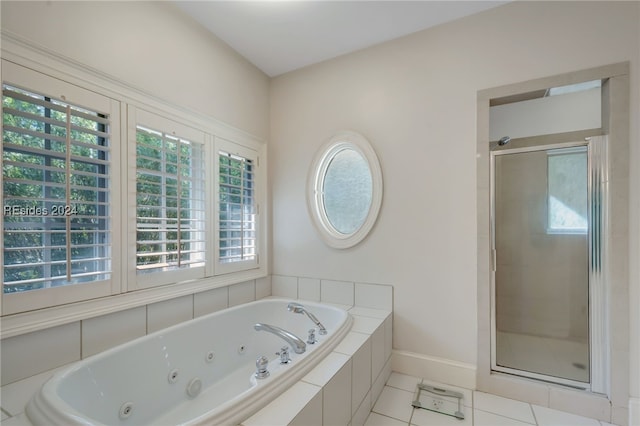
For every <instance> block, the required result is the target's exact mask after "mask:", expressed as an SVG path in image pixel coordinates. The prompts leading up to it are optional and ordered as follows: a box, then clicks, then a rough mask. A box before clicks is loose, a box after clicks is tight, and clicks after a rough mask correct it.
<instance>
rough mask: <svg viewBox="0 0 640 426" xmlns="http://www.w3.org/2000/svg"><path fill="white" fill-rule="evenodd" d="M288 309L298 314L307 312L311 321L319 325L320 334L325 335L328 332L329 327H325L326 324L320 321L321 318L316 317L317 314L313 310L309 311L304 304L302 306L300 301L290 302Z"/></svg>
mask: <svg viewBox="0 0 640 426" xmlns="http://www.w3.org/2000/svg"><path fill="white" fill-rule="evenodd" d="M287 309H288V310H289V311H290V312H294V313H296V314H307V316H308V317H309V319H310V320H311V321H313V323H314V324H315V325H316V326H317V327H318V329H319V332H320V334H322V335H323V336H324V335H325V334H327V329H326V328H324V325H322V323H321V322H320V320H318V318H316V316H315V315H313V314H312V313H311V312H309V311H307V310H306V309H305V307H304V306H302V305H301V304H299V303H295V302H291V303H289V305H288V306H287Z"/></svg>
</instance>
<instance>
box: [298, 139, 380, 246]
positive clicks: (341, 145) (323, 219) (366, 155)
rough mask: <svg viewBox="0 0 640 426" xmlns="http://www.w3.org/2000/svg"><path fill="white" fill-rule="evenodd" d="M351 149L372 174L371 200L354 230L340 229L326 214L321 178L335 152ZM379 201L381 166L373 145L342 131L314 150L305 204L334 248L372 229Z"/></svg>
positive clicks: (327, 241) (352, 243)
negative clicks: (360, 221) (348, 231)
mask: <svg viewBox="0 0 640 426" xmlns="http://www.w3.org/2000/svg"><path fill="white" fill-rule="evenodd" d="M345 149H350V150H353V151H355V152H357V153H358V154H360V156H361V157H362V159H363V160H364V161H365V162H366V164H367V166H368V167H369V172H370V174H371V203H370V205H369V210H368V212H367V214H366V216H365V219H364V221H363V222H362V224H361V225H360V226H359V227H358V228H357V229H356V230H355V231H353V232H351V233H348V234H345V233H342V232H339V231H338V230H337V229H336V228H335V227H334V226H333V224H332V223H331V221H330V220H329V218H328V217H327V213H326V208H325V203H324V193H323V189H324V179H325V177H326V174H327V170H328V168H329V166H330V165H331V162H332V161H333V159H334V158H335V157H336V155H337V154H339V153H340V152H342V151H343V150H345ZM381 204H382V170H381V168H380V162H379V161H378V156H377V155H376V153H375V151H374V150H373V147H372V146H371V144H370V143H369V141H367V139H365V138H364V136H362V135H360V134H359V133H356V132H352V131H341V132H338V133H337V134H336V135H334V136H333V137H332V138H331V139H329V140H328V141H327V142H326V143H325V144H324V145H323V146H322V147H321V148H320V149H319V150H318V152H317V153H316V155H315V157H314V160H313V162H312V164H311V168H310V169H309V176H308V178H307V206H308V208H309V214H310V216H311V218H312V220H313V224H314V225H315V227H316V229H317V230H318V233H319V234H320V236H321V237H322V239H323V241H324V242H325V243H326V244H327V245H329V246H330V247H333V248H339V249H345V248H349V247H353V246H355V245H356V244H358V243H359V242H360V241H362V240H363V239H364V238H365V237H366V236H367V235H368V234H369V232H370V231H371V229H372V228H373V225H374V224H375V222H376V219H377V218H378V213H379V211H380V206H381Z"/></svg>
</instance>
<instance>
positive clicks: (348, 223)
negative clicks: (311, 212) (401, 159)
mask: <svg viewBox="0 0 640 426" xmlns="http://www.w3.org/2000/svg"><path fill="white" fill-rule="evenodd" d="M372 193H373V184H372V178H371V171H370V170H369V165H368V164H367V160H366V159H365V158H364V157H363V156H362V155H360V153H359V152H357V151H355V150H352V149H343V150H341V151H339V152H338V153H337V154H336V155H335V156H334V157H333V159H332V160H331V162H330V163H329V166H328V167H327V172H326V174H325V176H324V182H323V202H324V209H325V214H326V215H327V219H328V220H329V223H330V224H331V226H333V227H334V229H335V230H336V231H338V232H340V233H341V234H345V235H349V234H352V233H354V232H356V231H357V230H358V229H359V228H360V227H361V226H362V224H363V223H364V221H365V220H366V218H367V214H368V213H369V208H370V206H371V198H372Z"/></svg>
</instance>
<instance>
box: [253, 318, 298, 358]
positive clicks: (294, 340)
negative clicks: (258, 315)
mask: <svg viewBox="0 0 640 426" xmlns="http://www.w3.org/2000/svg"><path fill="white" fill-rule="evenodd" d="M253 328H254V329H255V330H256V331H268V332H269V333H272V334H275V335H276V336H278V337H280V338H281V339H282V340H284V341H285V342H287V343H288V344H289V345H291V349H293V351H294V352H295V353H297V354H301V353H304V351H305V350H307V344H306V343H305V342H304V341H303V340H302V339H300V338H299V337H298V336H296V335H295V334H292V333H289V332H288V331H287V330H284V329H282V328H280V327H276V326H275V325H269V324H263V323H260V322H259V323H257V324H255V325H254V326H253Z"/></svg>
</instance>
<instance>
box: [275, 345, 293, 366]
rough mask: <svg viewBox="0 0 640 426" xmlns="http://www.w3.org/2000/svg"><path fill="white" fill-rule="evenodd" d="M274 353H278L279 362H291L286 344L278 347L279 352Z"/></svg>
mask: <svg viewBox="0 0 640 426" xmlns="http://www.w3.org/2000/svg"><path fill="white" fill-rule="evenodd" d="M276 355H280V364H289V363H290V362H291V358H290V357H289V347H288V346H283V347H282V348H280V352H276Z"/></svg>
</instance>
